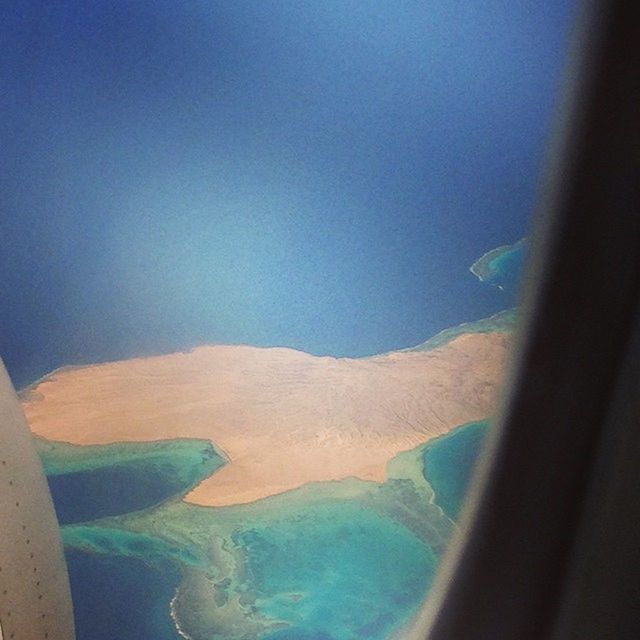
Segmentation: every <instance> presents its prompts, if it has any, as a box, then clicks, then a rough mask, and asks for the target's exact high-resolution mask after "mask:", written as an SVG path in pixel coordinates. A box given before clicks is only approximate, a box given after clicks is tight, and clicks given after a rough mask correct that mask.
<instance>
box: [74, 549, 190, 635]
mask: <svg viewBox="0 0 640 640" xmlns="http://www.w3.org/2000/svg"><path fill="white" fill-rule="evenodd" d="M65 556H66V559H67V566H68V568H69V579H70V582H71V594H72V597H73V608H74V614H75V623H76V637H77V640H180V635H179V634H178V632H177V631H176V628H175V626H174V624H173V621H172V620H171V617H170V615H169V607H168V603H169V602H170V601H171V599H172V598H173V596H174V594H175V590H176V588H177V586H178V584H179V582H180V573H179V572H178V571H177V570H176V569H175V568H174V567H172V566H171V565H170V564H169V563H167V564H166V565H164V566H162V567H157V566H152V565H150V564H147V563H145V562H143V561H142V560H139V559H136V558H131V557H125V556H118V555H104V554H95V553H87V552H85V551H79V550H77V549H70V548H67V549H66V550H65Z"/></svg>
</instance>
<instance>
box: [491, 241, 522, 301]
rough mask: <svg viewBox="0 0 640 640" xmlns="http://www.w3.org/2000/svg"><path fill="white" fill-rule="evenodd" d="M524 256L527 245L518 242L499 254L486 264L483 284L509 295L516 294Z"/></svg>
mask: <svg viewBox="0 0 640 640" xmlns="http://www.w3.org/2000/svg"><path fill="white" fill-rule="evenodd" d="M526 256H527V245H526V243H525V242H518V243H516V244H515V245H513V246H512V247H510V248H509V249H508V250H507V251H504V252H502V253H500V254H499V255H497V256H496V257H495V258H493V260H491V261H490V262H489V263H488V264H487V278H486V280H485V282H487V284H491V285H494V286H499V287H502V289H504V290H505V291H507V292H509V293H515V292H517V291H518V288H519V286H520V280H521V277H522V271H523V269H524V263H525V259H526Z"/></svg>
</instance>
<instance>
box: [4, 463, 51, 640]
mask: <svg viewBox="0 0 640 640" xmlns="http://www.w3.org/2000/svg"><path fill="white" fill-rule="evenodd" d="M1 463H2V466H3V467H6V466H7V461H6V460H2V461H1ZM9 486H10V487H13V486H14V484H13V480H9ZM16 507H20V501H19V500H16ZM22 530H23V531H24V532H26V531H27V525H26V524H23V525H22ZM25 543H26V544H27V545H30V544H31V539H30V538H25ZM29 557H30V558H31V559H32V560H33V559H34V558H35V554H34V553H33V552H30V553H29ZM0 573H2V567H1V566H0ZM33 573H38V567H33ZM36 587H38V588H39V587H40V580H37V581H36ZM38 591H39V589H38ZM7 593H8V590H7V589H3V590H2V595H3V596H6V595H7ZM38 600H42V594H41V593H39V592H38ZM10 617H11V611H7V618H10ZM40 617H41V618H42V619H43V620H44V619H46V617H47V614H46V613H43V614H42V615H41V616H40ZM1 629H2V626H1V624H0V630H1ZM15 635H16V634H15V631H12V632H11V633H10V634H9V635H8V636H4V637H8V638H10V639H13V638H15ZM44 637H45V638H48V637H49V632H48V631H45V632H44Z"/></svg>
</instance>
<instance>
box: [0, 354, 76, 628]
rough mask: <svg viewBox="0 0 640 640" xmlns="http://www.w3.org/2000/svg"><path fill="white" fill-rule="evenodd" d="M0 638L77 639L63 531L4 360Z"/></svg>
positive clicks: (0, 384)
mask: <svg viewBox="0 0 640 640" xmlns="http://www.w3.org/2000/svg"><path fill="white" fill-rule="evenodd" d="M0 487H1V490H0V521H1V522H2V537H1V538H0V640H10V639H11V640H45V639H46V640H72V639H73V638H74V637H75V633H74V625H73V611H72V605H71V595H70V592H69V578H68V574H67V568H66V564H65V562H64V555H63V551H62V543H61V539H60V528H59V526H58V521H57V519H56V516H55V512H54V509H53V504H52V501H51V496H50V493H49V489H48V486H47V481H46V479H45V477H44V473H43V470H42V465H41V463H40V459H39V458H38V456H37V454H36V452H35V449H34V447H33V444H32V440H31V433H30V431H29V428H28V426H27V422H26V419H25V417H24V414H23V413H22V409H21V407H20V404H19V401H18V397H17V395H16V393H15V391H14V389H13V386H12V385H11V381H10V380H9V376H8V374H7V372H6V370H5V368H4V365H3V364H2V362H1V361H0Z"/></svg>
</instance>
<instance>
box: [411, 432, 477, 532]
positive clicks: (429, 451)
mask: <svg viewBox="0 0 640 640" xmlns="http://www.w3.org/2000/svg"><path fill="white" fill-rule="evenodd" d="M488 430H489V423H488V422H487V421H482V422H472V423H470V424H467V425H465V426H463V427H460V428H459V429H456V430H455V431H454V432H452V433H450V434H448V435H446V436H443V437H441V438H438V439H437V440H434V441H433V442H432V443H431V444H430V445H429V446H427V447H426V448H425V450H424V453H423V461H424V476H425V478H426V480H427V482H429V484H430V485H431V487H432V489H433V490H434V492H435V501H436V504H438V506H440V507H441V508H442V510H443V511H444V512H445V513H446V514H447V515H448V516H449V517H450V518H451V519H452V520H454V521H455V520H457V519H458V517H459V516H460V511H461V510H462V507H463V505H464V500H465V497H466V495H467V491H468V489H469V483H470V481H471V478H472V476H473V472H474V470H475V466H476V463H477V461H478V458H479V457H480V455H481V453H482V446H483V444H484V440H485V436H486V435H487V431H488Z"/></svg>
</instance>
